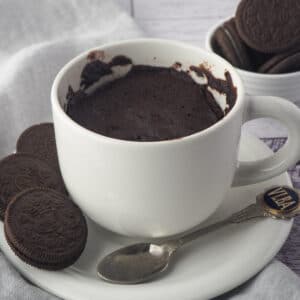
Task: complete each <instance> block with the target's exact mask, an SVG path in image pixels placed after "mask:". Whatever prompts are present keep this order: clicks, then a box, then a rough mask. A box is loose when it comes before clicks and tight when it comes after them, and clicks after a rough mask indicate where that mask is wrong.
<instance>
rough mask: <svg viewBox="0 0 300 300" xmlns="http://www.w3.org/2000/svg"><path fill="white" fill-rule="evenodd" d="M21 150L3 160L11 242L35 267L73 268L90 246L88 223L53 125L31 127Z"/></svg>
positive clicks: (0, 210) (2, 196)
mask: <svg viewBox="0 0 300 300" xmlns="http://www.w3.org/2000/svg"><path fill="white" fill-rule="evenodd" d="M16 149H17V153H15V154H11V155H9V156H7V157H5V158H4V159H2V161H0V217H1V218H2V220H4V231H5V236H6V239H7V242H8V244H9V245H10V247H11V249H12V250H13V251H14V253H15V254H16V255H17V256H18V257H20V258H21V259H22V260H23V261H25V262H26V263H28V264H30V265H32V266H35V267H38V268H43V269H47V270H58V269H62V268H65V267H68V266H70V265H72V264H73V263H74V262H75V261H76V260H77V259H78V258H79V256H80V255H81V253H82V251H83V249H84V247H85V244H86V240H87V225H86V221H85V218H84V216H83V214H82V212H81V211H80V209H79V208H78V207H77V206H76V205H75V204H74V203H73V202H72V201H71V200H70V198H69V197H68V195H67V192H66V189H65V185H64V182H63V180H62V176H61V174H60V170H59V164H58V159H57V152H56V144H55V137H54V129H53V124H51V123H44V124H39V125H35V126H32V127H30V128H28V129H27V130H26V131H24V132H23V133H22V135H21V136H20V137H19V139H18V142H17V147H16Z"/></svg>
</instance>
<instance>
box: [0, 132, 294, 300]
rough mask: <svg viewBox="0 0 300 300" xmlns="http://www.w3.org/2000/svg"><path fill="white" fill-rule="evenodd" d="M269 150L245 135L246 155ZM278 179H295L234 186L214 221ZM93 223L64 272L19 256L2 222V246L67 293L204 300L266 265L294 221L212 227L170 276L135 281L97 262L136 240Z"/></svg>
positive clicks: (74, 298) (89, 298)
mask: <svg viewBox="0 0 300 300" xmlns="http://www.w3.org/2000/svg"><path fill="white" fill-rule="evenodd" d="M269 153H270V150H269V149H268V148H267V147H266V146H265V145H264V144H263V143H262V142H260V141H259V140H258V139H256V138H254V137H249V136H247V137H244V138H243V139H242V143H241V158H242V159H244V160H252V159H257V158H261V157H264V156H266V155H268V154H269ZM216 172H217V170H216ZM274 184H289V185H290V184H291V183H290V180H289V178H288V175H287V174H283V175H281V176H279V177H277V178H275V179H273V180H269V181H267V182H264V183H260V184H256V185H251V186H245V187H243V188H235V189H231V190H230V191H229V192H228V194H227V196H226V200H225V201H224V203H223V205H222V207H221V208H220V209H219V210H218V211H217V213H216V214H215V215H214V216H213V217H212V218H210V220H209V223H212V222H216V221H218V220H220V219H223V218H225V217H227V216H228V215H229V214H231V213H232V212H234V211H237V210H239V209H241V208H243V207H245V206H246V205H248V204H249V203H252V202H254V199H255V195H256V194H257V193H260V192H262V191H264V189H265V188H267V187H268V186H270V185H274ZM199 197H201V195H199ZM207 223H208V222H207ZM89 225H90V226H89V238H88V244H87V247H86V249H85V251H84V253H83V255H82V256H81V258H80V259H79V261H78V262H77V263H76V264H75V265H74V266H73V267H71V268H68V269H66V270H64V271H60V272H48V271H42V270H39V269H36V268H33V267H30V266H28V265H26V264H25V263H23V262H22V261H21V260H20V259H18V258H17V257H16V256H15V255H14V254H13V253H12V251H11V250H10V248H9V246H8V245H7V243H6V241H5V237H4V234H3V228H2V227H3V225H2V224H1V228H0V247H1V250H2V251H3V252H4V254H5V255H6V257H8V259H9V260H10V261H11V262H12V263H13V264H14V265H15V267H16V268H17V269H18V270H19V271H20V272H21V273H22V274H23V275H24V276H25V277H26V278H28V279H29V280H31V281H32V282H33V283H35V284H36V285H38V286H40V287H42V288H44V289H45V290H48V291H50V292H52V293H53V294H55V295H57V296H59V297H62V298H65V299H70V300H96V299H105V300H120V299H122V300H135V299H136V300H141V299H143V300H148V299H151V300H156V299H172V300H192V299H197V300H199V299H208V298H212V297H215V296H218V295H220V294H222V293H224V292H226V291H228V290H230V289H233V288H234V287H236V286H238V285H240V284H241V283H243V282H244V281H246V280H247V279H249V278H250V277H252V276H253V275H254V274H256V273H257V272H258V271H259V270H261V269H262V268H263V267H264V266H265V265H266V264H267V263H268V262H269V261H270V260H271V259H272V258H273V257H274V256H275V254H276V253H277V252H278V251H279V249H280V248H281V246H282V244H283V243H284V241H285V239H286V238H287V236H288V234H289V231H290V228H291V225H292V221H277V220H276V221H275V220H272V219H264V220H259V221H257V220H256V221H251V222H248V223H245V224H239V225H230V226H228V227H225V228H223V229H221V230H219V231H217V232H214V233H210V234H208V235H206V236H203V237H202V238H200V239H199V240H198V241H196V242H194V243H192V244H191V245H189V246H186V247H185V248H183V249H182V250H181V251H179V252H178V254H177V259H175V260H174V263H175V264H174V267H173V268H172V269H171V270H170V272H169V273H168V274H166V276H164V277H162V278H160V279H157V280H156V281H153V282H149V283H146V284H140V285H135V286H128V285H113V284H109V283H105V282H103V281H101V280H100V279H98V278H97V275H96V265H97V262H98V261H99V260H100V258H101V257H103V256H104V255H105V254H107V253H109V252H110V251H111V250H114V249H117V248H118V247H120V246H123V245H126V244H130V243H132V242H133V240H131V239H128V238H124V237H120V236H118V235H115V234H112V233H111V232H108V231H105V230H103V229H100V228H96V226H95V225H93V224H89Z"/></svg>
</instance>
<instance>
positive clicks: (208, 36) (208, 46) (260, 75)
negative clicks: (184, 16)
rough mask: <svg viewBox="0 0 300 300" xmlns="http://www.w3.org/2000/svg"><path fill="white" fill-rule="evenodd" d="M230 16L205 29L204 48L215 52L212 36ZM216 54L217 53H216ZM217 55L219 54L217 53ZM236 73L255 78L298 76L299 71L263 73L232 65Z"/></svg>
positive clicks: (269, 78)
mask: <svg viewBox="0 0 300 300" xmlns="http://www.w3.org/2000/svg"><path fill="white" fill-rule="evenodd" d="M231 18H232V17H228V18H225V19H221V20H220V21H219V22H217V23H215V24H214V25H213V26H211V27H210V29H209V30H208V31H207V33H206V36H205V49H206V50H208V51H210V52H212V53H214V54H216V53H215V52H214V50H213V47H212V43H211V41H212V37H213V35H214V33H215V31H216V30H217V29H218V28H219V27H220V26H221V25H222V24H223V23H225V22H226V21H228V20H230V19H231ZM216 55H217V54H216ZM218 56H219V55H218ZM234 68H235V69H236V70H237V71H238V73H240V74H242V76H248V77H252V78H257V79H268V80H271V79H286V78H293V77H297V76H299V77H300V71H296V72H290V73H283V74H265V73H258V72H252V71H247V70H243V69H240V68H238V67H234Z"/></svg>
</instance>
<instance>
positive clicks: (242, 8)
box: [206, 0, 300, 103]
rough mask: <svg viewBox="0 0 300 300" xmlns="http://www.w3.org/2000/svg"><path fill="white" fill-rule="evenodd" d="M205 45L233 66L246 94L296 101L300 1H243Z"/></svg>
mask: <svg viewBox="0 0 300 300" xmlns="http://www.w3.org/2000/svg"><path fill="white" fill-rule="evenodd" d="M206 48H207V49H208V50H210V51H212V52H215V53H217V54H218V55H220V56H222V57H223V58H225V59H226V60H227V61H229V62H230V63H231V64H232V65H233V66H235V67H236V68H237V69H238V72H239V74H240V75H241V77H242V80H243V82H244V86H245V89H246V92H247V93H248V94H251V95H272V96H278V97H284V98H286V99H288V100H290V101H292V102H298V103H299V102H300V1H298V0H285V1H278V0H242V1H240V3H239V5H238V7H237V9H236V12H235V16H233V17H231V18H228V19H226V20H222V21H221V22H219V23H218V24H216V25H215V26H213V28H211V30H209V32H208V34H207V37H206Z"/></svg>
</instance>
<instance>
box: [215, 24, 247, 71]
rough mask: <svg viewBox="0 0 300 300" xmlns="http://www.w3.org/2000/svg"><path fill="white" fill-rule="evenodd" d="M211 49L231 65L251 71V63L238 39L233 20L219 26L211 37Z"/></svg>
mask: <svg viewBox="0 0 300 300" xmlns="http://www.w3.org/2000/svg"><path fill="white" fill-rule="evenodd" d="M213 48H214V50H215V51H216V53H218V54H219V55H221V56H222V57H224V58H225V59H226V60H228V61H229V62H230V63H231V64H232V65H234V66H235V67H238V68H240V69H244V70H251V61H250V57H249V53H248V49H247V46H246V45H245V44H244V42H243V41H242V39H241V38H240V37H239V35H238V32H237V30H236V24H235V20H234V18H232V19H230V20H229V21H227V22H225V23H224V24H223V25H222V26H220V27H219V28H218V29H217V30H216V32H215V34H214V37H213Z"/></svg>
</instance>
